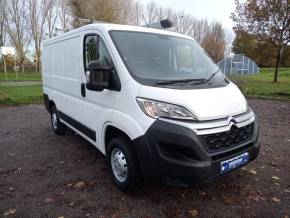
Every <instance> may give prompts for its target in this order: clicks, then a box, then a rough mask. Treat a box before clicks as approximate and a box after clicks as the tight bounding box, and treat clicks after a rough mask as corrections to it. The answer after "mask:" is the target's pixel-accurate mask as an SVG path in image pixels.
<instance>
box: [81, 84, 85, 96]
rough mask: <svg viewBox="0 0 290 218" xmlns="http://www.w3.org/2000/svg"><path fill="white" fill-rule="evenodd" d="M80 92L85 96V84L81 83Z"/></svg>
mask: <svg viewBox="0 0 290 218" xmlns="http://www.w3.org/2000/svg"><path fill="white" fill-rule="evenodd" d="M81 94H82V96H83V97H86V84H84V83H82V84H81Z"/></svg>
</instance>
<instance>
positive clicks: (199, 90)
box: [42, 23, 259, 190]
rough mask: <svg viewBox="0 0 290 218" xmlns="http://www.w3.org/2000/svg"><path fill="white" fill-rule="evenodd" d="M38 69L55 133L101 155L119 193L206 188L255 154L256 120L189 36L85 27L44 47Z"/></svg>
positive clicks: (112, 26) (234, 88) (107, 26)
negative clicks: (142, 184)
mask: <svg viewBox="0 0 290 218" xmlns="http://www.w3.org/2000/svg"><path fill="white" fill-rule="evenodd" d="M42 63H43V64H42V65H43V70H42V72H43V92H44V102H45V106H46V108H47V110H48V111H49V112H50V113H51V122H52V127H53V129H54V130H55V132H56V133H58V134H61V133H63V132H64V130H65V128H66V127H69V128H71V129H72V130H74V131H75V132H77V133H78V134H79V135H81V136H82V137H84V138H85V139H86V140H88V141H89V142H91V143H92V144H93V145H94V146H95V147H96V148H97V149H99V150H100V151H101V152H102V153H103V154H104V155H106V156H107V157H108V160H109V161H108V162H109V165H110V169H111V173H112V178H113V181H114V182H115V184H116V185H117V187H118V188H120V189H122V190H127V189H130V188H132V187H133V186H136V184H137V183H138V181H140V179H143V180H144V181H146V182H152V183H160V182H162V183H166V184H176V185H190V184H193V183H196V182H198V183H200V182H206V181H210V180H213V179H215V178H217V177H219V176H222V175H224V174H227V172H230V171H231V170H233V169H236V168H239V167H241V166H244V165H245V164H247V163H249V162H250V161H252V160H254V159H255V158H256V157H257V155H258V153H259V143H258V135H259V127H258V120H257V117H256V115H255V114H254V112H253V111H252V109H251V108H250V107H249V106H248V104H247V101H246V99H245V98H244V96H243V94H242V93H241V92H240V90H239V89H238V88H237V86H236V85H235V84H233V83H232V82H231V81H230V80H229V79H228V78H226V77H225V76H224V75H223V73H221V72H220V71H219V69H218V67H217V66H216V64H214V63H213V61H212V60H211V59H210V58H209V57H208V55H207V54H206V53H205V51H204V50H203V49H202V48H201V47H200V46H199V45H198V44H197V43H196V42H195V41H194V39H192V38H190V37H188V36H184V35H180V34H177V33H174V32H167V31H163V30H156V29H150V28H143V27H134V26H125V25H115V24H102V23H98V24H90V25H87V26H84V27H81V28H78V29H75V30H72V31H69V32H67V33H64V34H62V35H60V36H57V37H54V38H51V39H48V40H46V41H45V42H44V46H43V59H42Z"/></svg>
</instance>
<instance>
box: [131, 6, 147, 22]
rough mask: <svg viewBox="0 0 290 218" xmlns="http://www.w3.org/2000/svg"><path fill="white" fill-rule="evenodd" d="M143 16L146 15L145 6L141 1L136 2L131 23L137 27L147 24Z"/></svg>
mask: <svg viewBox="0 0 290 218" xmlns="http://www.w3.org/2000/svg"><path fill="white" fill-rule="evenodd" d="M143 15H144V7H143V4H142V3H141V2H139V1H135V2H134V5H133V18H132V22H131V23H132V24H133V25H137V26H139V25H141V24H142V23H144V24H145V21H144V18H143Z"/></svg>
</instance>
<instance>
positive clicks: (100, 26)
mask: <svg viewBox="0 0 290 218" xmlns="http://www.w3.org/2000/svg"><path fill="white" fill-rule="evenodd" d="M94 29H98V30H100V31H103V32H108V31H110V30H121V31H136V32H146V33H156V34H163V35H171V36H178V37H183V38H188V39H192V38H191V37H189V36H185V35H182V34H179V33H176V32H173V31H166V30H162V29H153V28H148V27H141V26H133V25H121V24H112V23H101V22H100V23H93V24H88V25H85V26H82V27H79V28H76V29H73V30H70V31H68V32H65V33H62V34H59V35H57V36H55V37H52V38H49V39H46V40H45V41H44V44H46V43H48V42H52V41H54V40H57V39H61V38H64V37H65V36H69V35H72V34H75V33H79V32H82V31H84V30H94Z"/></svg>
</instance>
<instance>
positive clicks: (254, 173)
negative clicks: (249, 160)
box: [249, 170, 257, 175]
mask: <svg viewBox="0 0 290 218" xmlns="http://www.w3.org/2000/svg"><path fill="white" fill-rule="evenodd" d="M249 173H251V174H253V175H256V174H257V171H256V170H249Z"/></svg>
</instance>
